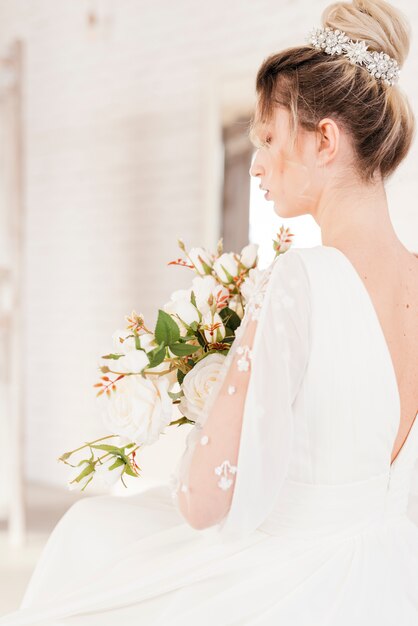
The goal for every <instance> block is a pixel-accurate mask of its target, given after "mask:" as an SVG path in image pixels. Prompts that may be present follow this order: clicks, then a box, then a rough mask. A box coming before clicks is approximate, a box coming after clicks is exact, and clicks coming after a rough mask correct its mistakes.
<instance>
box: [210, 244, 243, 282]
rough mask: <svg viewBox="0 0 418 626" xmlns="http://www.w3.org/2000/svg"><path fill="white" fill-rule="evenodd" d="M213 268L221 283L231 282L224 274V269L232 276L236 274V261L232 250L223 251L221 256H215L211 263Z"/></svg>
mask: <svg viewBox="0 0 418 626" xmlns="http://www.w3.org/2000/svg"><path fill="white" fill-rule="evenodd" d="M224 268H225V269H224ZM213 269H214V270H215V272H216V274H217V275H218V276H219V278H220V279H221V281H222V282H223V283H230V282H231V280H230V279H229V278H228V276H227V275H226V274H225V270H226V271H227V272H228V273H229V274H231V276H232V277H235V276H238V263H237V261H236V260H235V257H234V255H233V253H232V252H225V253H224V254H221V256H220V257H219V258H217V259H216V261H215V263H214V264H213Z"/></svg>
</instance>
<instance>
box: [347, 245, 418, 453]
mask: <svg viewBox="0 0 418 626" xmlns="http://www.w3.org/2000/svg"><path fill="white" fill-rule="evenodd" d="M343 253H344V254H345V255H346V256H347V258H348V259H349V260H350V261H351V263H352V264H353V266H354V268H355V269H356V270H357V272H358V274H359V276H360V277H361V279H362V280H363V282H364V285H365V287H366V289H367V291H368V293H369V295H370V298H371V300H372V302H373V305H374V308H375V310H376V314H377V316H378V318H379V321H380V324H381V327H382V330H383V334H384V336H385V338H386V342H387V345H388V348H389V352H390V354H391V357H392V363H393V367H394V370H395V374H396V378H397V383H398V391H399V396H400V400H401V421H400V427H399V430H398V434H397V436H396V439H395V442H394V447H393V450H392V458H391V461H392V462H393V461H394V459H395V458H396V457H397V456H398V454H399V452H400V450H401V448H402V447H403V445H404V443H405V440H406V438H407V436H408V433H409V431H410V429H411V427H412V424H413V422H414V418H415V415H416V414H417V410H418V258H417V257H416V256H415V255H414V254H413V253H411V252H409V251H408V250H407V249H406V248H403V247H402V248H401V250H400V251H399V252H393V253H391V254H389V255H387V254H386V255H383V254H377V253H376V252H374V251H373V250H372V249H371V248H363V249H362V250H360V249H356V250H352V249H351V250H350V249H347V250H343Z"/></svg>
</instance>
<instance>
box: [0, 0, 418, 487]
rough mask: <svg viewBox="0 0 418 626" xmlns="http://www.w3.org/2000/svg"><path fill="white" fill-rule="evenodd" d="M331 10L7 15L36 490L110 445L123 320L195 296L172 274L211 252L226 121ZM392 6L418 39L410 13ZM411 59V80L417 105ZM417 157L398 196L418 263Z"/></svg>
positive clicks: (2, 7) (1, 8) (79, 10)
mask: <svg viewBox="0 0 418 626" xmlns="http://www.w3.org/2000/svg"><path fill="white" fill-rule="evenodd" d="M326 4H327V3H326V2H322V1H321V2H315V3H312V2H308V0H303V1H302V0H299V1H294V2H292V3H290V2H287V1H286V2H285V1H284V0H283V1H281V2H280V1H279V2H278V1H277V0H258V1H257V2H253V1H250V0H247V1H246V2H234V1H230V2H224V1H223V0H212V1H211V2H210V3H207V2H196V0H177V1H176V2H171V1H169V0H157V1H154V2H151V3H150V2H145V1H143V0H136V1H135V0H120V1H119V2H112V1H111V0H107V1H102V2H93V1H91V2H88V1H87V0H85V1H82V0H32V1H31V2H28V1H25V0H13V2H10V0H0V46H1V48H3V47H5V46H7V45H8V44H9V42H10V41H11V40H12V39H13V38H15V37H21V38H23V39H24V41H25V43H26V76H25V88H24V97H25V102H24V107H25V140H26V183H27V186H26V190H25V197H26V208H27V213H28V223H27V255H26V259H25V267H26V272H27V280H26V314H27V316H26V322H27V323H26V328H25V331H26V336H27V340H26V341H27V343H26V348H27V350H26V354H27V361H26V389H27V393H26V410H25V420H26V443H25V447H26V450H25V459H26V464H25V467H26V469H25V471H26V476H27V477H28V478H30V479H33V480H39V481H43V482H47V483H55V484H62V483H63V480H64V476H65V470H64V467H63V466H62V465H61V464H57V462H56V457H57V456H58V455H59V454H60V453H62V452H63V451H64V450H67V449H69V448H71V447H75V446H76V445H77V444H79V442H81V441H83V440H85V439H87V438H89V437H93V436H99V435H100V434H102V430H103V429H102V428H101V427H100V423H99V422H98V420H97V414H96V410H95V400H94V390H93V387H92V384H93V383H94V382H96V377H97V370H96V366H97V362H96V357H97V356H98V355H99V354H103V353H104V352H105V351H107V350H108V348H109V347H110V343H109V342H110V337H111V334H112V332H113V331H114V329H115V328H116V327H118V326H123V323H124V315H125V314H127V313H130V312H131V310H132V309H133V308H135V309H136V310H137V311H138V312H139V311H141V312H143V313H144V314H145V316H146V317H147V318H148V321H149V323H150V324H151V325H152V324H153V323H154V322H155V316H156V312H157V307H158V306H159V305H162V304H163V303H164V302H165V301H166V300H167V299H168V297H169V294H170V292H171V290H172V287H173V284H175V286H176V288H180V287H181V286H183V285H186V282H187V272H186V270H182V269H179V268H173V267H170V268H169V267H166V263H167V262H168V261H169V260H171V259H173V258H174V257H176V256H178V252H179V250H178V248H177V243H176V242H177V237H182V238H183V239H184V240H185V241H186V243H187V244H188V245H197V244H200V243H201V242H204V243H207V244H211V245H214V244H215V243H216V241H217V237H218V232H217V223H218V215H217V211H218V206H217V201H218V198H219V173H220V171H219V166H218V161H217V159H218V153H217V152H216V150H217V149H219V145H218V143H217V142H218V130H217V128H218V127H217V123H218V120H219V119H223V118H227V117H228V116H230V115H231V113H233V112H234V111H236V110H239V109H240V108H244V109H245V108H248V107H249V106H251V104H252V101H253V81H254V77H255V73H256V70H257V67H258V66H259V64H260V63H261V61H262V60H263V58H264V57H265V56H267V54H269V53H270V52H272V51H274V50H276V49H279V48H282V47H284V46H287V45H294V44H297V43H298V42H303V41H304V37H305V34H306V32H307V31H308V30H309V29H310V28H311V27H312V26H313V25H315V24H317V23H319V17H320V13H321V11H322V9H323V7H324V6H325V5H326ZM397 4H398V5H399V6H400V7H401V8H404V10H405V11H406V12H407V13H408V15H409V17H410V19H411V20H412V21H413V23H414V24H415V25H418V7H417V5H412V3H408V2H406V1H403V2H398V3H397ZM92 9H93V10H94V9H97V10H98V17H99V23H98V25H97V27H95V28H90V27H89V26H88V19H87V18H88V14H89V12H90V11H91V10H92ZM416 52H417V50H416V42H414V44H413V49H412V51H411V56H410V60H409V64H408V67H406V68H405V70H404V73H403V76H402V82H403V84H404V86H405V88H407V91H408V93H409V94H410V96H411V98H412V99H413V101H414V103H418V85H417V83H416V81H415V80H414V79H413V78H414V75H415V73H416V70H417V69H418V68H417V63H418V61H417V59H418V55H417V54H416ZM220 106H221V107H222V108H221V110H219V107H220ZM416 109H417V110H418V107H416ZM415 157H416V147H415V148H414V152H413V154H412V155H411V156H410V157H409V160H408V163H407V164H406V165H405V166H404V167H403V168H402V169H401V170H399V174H398V175H397V178H396V180H395V179H394V180H393V182H392V183H391V184H390V186H389V193H390V196H391V201H392V207H393V212H392V214H393V219H394V223H395V227H396V229H397V231H398V233H399V235H400V236H401V238H402V239H403V240H404V241H405V243H406V245H410V246H411V247H412V246H413V245H414V246H415V247H418V242H417V234H416V233H417V230H418V229H417V225H418V217H417V216H418V212H417V210H416V207H415V206H412V205H411V203H410V198H411V197H416V196H417V186H418V181H417V179H416V177H415V176H414V174H415V171H414V166H413V164H414V163H415ZM414 227H415V229H414ZM414 230H415V235H414ZM413 236H415V239H413ZM174 430H175V431H176V432H175V433H174V432H173V433H172V435H173V447H172V448H170V446H169V445H167V443H166V442H164V444H163V443H162V442H161V445H160V443H158V444H156V446H160V449H161V450H164V454H161V455H158V454H157V452H156V447H155V448H154V449H152V450H151V449H150V450H149V451H147V454H146V455H144V457H143V459H144V461H143V467H144V477H147V476H148V477H149V478H150V479H155V478H160V477H161V478H163V479H165V477H166V476H167V475H168V471H169V469H170V467H171V465H172V464H173V461H174V460H175V459H176V458H177V456H178V454H179V452H180V451H181V448H182V438H183V436H184V434H185V433H186V431H187V429H174ZM181 431H183V435H182V436H180V432H181ZM168 432H170V431H168ZM103 434H104V433H103ZM162 446H163V447H162ZM164 446H165V447H164ZM151 452H152V454H151ZM170 452H171V453H172V454H171V456H170ZM161 458H163V459H164V461H163V462H161ZM145 459H146V461H145Z"/></svg>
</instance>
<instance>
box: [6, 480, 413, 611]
mask: <svg viewBox="0 0 418 626" xmlns="http://www.w3.org/2000/svg"><path fill="white" fill-rule="evenodd" d="M146 487H147V485H145V484H144V488H146ZM80 497H88V496H84V495H80V494H79V493H78V492H76V493H75V492H71V491H64V490H62V489H59V488H56V487H45V486H42V485H37V484H30V485H29V486H28V488H27V503H28V505H27V528H28V534H27V541H26V544H25V546H23V547H20V548H17V547H12V546H10V545H9V543H8V538H7V525H6V524H5V523H4V522H3V523H2V522H0V554H1V559H0V615H3V614H5V613H8V612H9V611H12V610H14V609H16V608H18V606H19V604H20V600H21V598H22V597H23V593H24V590H25V587H26V585H27V583H28V581H29V578H30V576H31V573H32V571H33V568H34V567H35V564H36V561H37V559H38V557H39V555H40V553H41V550H42V548H43V546H44V544H45V542H46V540H47V538H48V535H49V533H50V532H51V530H52V529H53V528H54V526H55V524H56V523H57V522H58V520H59V519H60V517H61V516H62V515H63V514H64V513H65V511H66V510H67V508H68V507H69V506H71V504H73V503H74V502H75V501H76V500H77V499H79V498H80ZM409 516H410V517H411V519H412V520H413V521H414V522H415V523H416V524H417V525H418V495H415V494H411V497H410V502H409Z"/></svg>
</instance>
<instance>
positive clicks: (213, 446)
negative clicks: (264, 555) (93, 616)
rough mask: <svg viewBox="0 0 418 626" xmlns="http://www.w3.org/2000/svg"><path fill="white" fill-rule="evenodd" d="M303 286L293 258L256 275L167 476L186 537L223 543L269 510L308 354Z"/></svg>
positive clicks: (293, 253) (303, 279)
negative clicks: (211, 536)
mask: <svg viewBox="0 0 418 626" xmlns="http://www.w3.org/2000/svg"><path fill="white" fill-rule="evenodd" d="M309 327H310V298H309V280H308V276H307V273H306V270H305V267H304V263H303V260H302V258H301V256H300V255H299V254H298V252H297V250H292V249H291V250H288V251H287V252H285V253H283V254H281V255H279V256H278V257H276V258H275V259H274V261H273V262H272V264H271V265H270V266H269V267H268V268H267V269H266V270H265V273H264V275H263V279H262V280H261V282H260V283H259V286H258V289H257V291H256V292H255V293H254V294H253V295H252V297H251V299H250V301H249V302H248V304H247V306H246V310H245V315H244V317H243V320H242V322H241V325H240V327H239V328H238V330H237V333H236V337H235V341H234V343H233V344H232V347H231V349H230V351H229V353H228V355H227V356H226V358H225V361H224V362H223V364H222V368H221V371H220V375H219V377H218V379H217V380H216V383H215V384H214V385H213V387H212V389H211V391H210V394H209V396H208V398H207V400H206V402H205V406H204V409H203V415H202V419H201V420H200V424H199V425H197V424H196V425H195V426H193V427H192V429H191V431H190V433H189V434H188V436H187V439H186V449H185V451H184V453H183V455H182V457H181V458H180V460H179V462H178V464H177V467H176V469H175V471H174V473H173V474H172V475H171V486H172V497H173V499H174V501H175V503H176V506H177V508H178V509H179V511H180V513H181V514H182V515H183V517H184V518H185V519H186V521H187V522H188V523H189V524H190V525H191V526H192V527H194V528H197V529H204V528H208V527H211V526H215V525H217V529H216V530H217V531H218V533H220V534H221V535H222V536H223V537H229V536H234V537H236V536H237V535H243V534H246V533H248V532H251V531H252V530H254V529H255V528H257V527H258V526H259V525H260V524H261V523H262V522H263V521H264V519H265V518H266V517H267V515H268V514H269V512H270V511H271V510H272V508H273V506H274V504H275V501H276V499H277V497H278V496H279V492H280V488H281V486H282V484H283V481H284V478H285V474H286V469H287V466H288V462H289V458H290V452H291V446H292V436H293V427H292V404H293V401H294V399H295V397H296V394H297V391H298V389H299V386H300V384H301V381H302V379H303V375H304V371H305V368H306V364H307V361H308V354H309V347H310V346H309V344H310V333H309Z"/></svg>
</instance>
